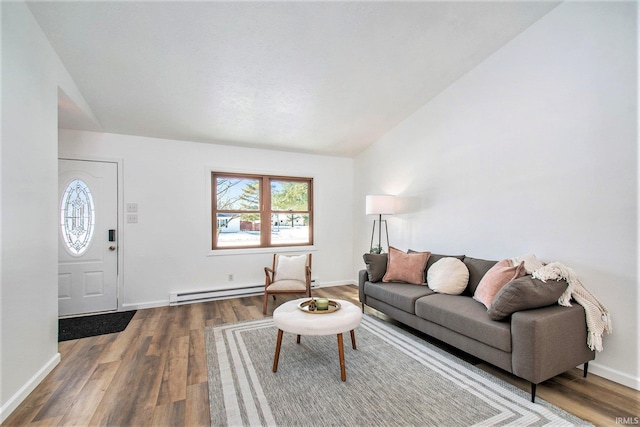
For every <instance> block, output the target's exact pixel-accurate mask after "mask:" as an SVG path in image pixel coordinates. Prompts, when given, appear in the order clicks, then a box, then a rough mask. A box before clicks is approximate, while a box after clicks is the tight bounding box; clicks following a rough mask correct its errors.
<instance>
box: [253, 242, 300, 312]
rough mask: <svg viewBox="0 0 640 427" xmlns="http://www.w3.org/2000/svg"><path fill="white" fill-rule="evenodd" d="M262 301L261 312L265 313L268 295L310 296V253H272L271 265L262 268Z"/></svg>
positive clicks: (274, 297)
mask: <svg viewBox="0 0 640 427" xmlns="http://www.w3.org/2000/svg"><path fill="white" fill-rule="evenodd" d="M264 274H265V282H264V301H263V304H262V314H267V302H268V296H269V295H272V296H273V299H274V300H275V299H276V296H275V294H305V295H306V296H307V297H309V298H311V254H303V255H280V254H273V266H272V267H271V268H269V267H265V268H264Z"/></svg>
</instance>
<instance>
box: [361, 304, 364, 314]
mask: <svg viewBox="0 0 640 427" xmlns="http://www.w3.org/2000/svg"><path fill="white" fill-rule="evenodd" d="M360 305H361V306H362V314H364V303H361V304H360Z"/></svg>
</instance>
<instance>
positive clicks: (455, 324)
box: [416, 294, 511, 352]
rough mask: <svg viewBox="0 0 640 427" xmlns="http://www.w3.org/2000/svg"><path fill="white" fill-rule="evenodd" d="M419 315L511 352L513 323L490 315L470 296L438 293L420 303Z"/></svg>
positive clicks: (420, 300)
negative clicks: (492, 318)
mask: <svg viewBox="0 0 640 427" xmlns="http://www.w3.org/2000/svg"><path fill="white" fill-rule="evenodd" d="M416 315H417V316H418V317H421V318H423V319H425V320H428V321H430V322H433V323H436V324H438V325H440V326H443V327H445V328H447V329H451V330H452V331H454V332H457V333H459V334H462V335H464V336H466V337H469V338H472V339H475V340H477V341H480V342H482V343H484V344H486V345H490V346H492V347H495V348H497V349H499V350H502V351H506V352H511V324H510V323H509V322H496V321H493V320H491V319H489V316H487V308H486V307H485V306H484V305H482V304H481V303H479V302H478V301H476V300H474V299H473V298H471V297H468V296H462V295H445V294H435V295H430V296H428V297H424V298H419V299H418V300H417V301H416Z"/></svg>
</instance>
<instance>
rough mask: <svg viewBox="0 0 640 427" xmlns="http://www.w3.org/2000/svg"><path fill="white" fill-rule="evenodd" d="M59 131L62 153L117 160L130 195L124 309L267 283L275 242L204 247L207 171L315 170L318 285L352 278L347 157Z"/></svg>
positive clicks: (123, 242)
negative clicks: (237, 248) (134, 213)
mask: <svg viewBox="0 0 640 427" xmlns="http://www.w3.org/2000/svg"><path fill="white" fill-rule="evenodd" d="M59 138H60V155H61V157H67V156H68V157H76V158H102V159H121V160H122V161H123V165H124V168H123V169H124V174H123V187H124V204H125V205H126V204H127V203H137V204H138V209H139V213H138V216H139V219H138V223H137V224H127V223H125V224H124V229H123V230H122V231H123V240H121V245H122V251H123V255H124V259H123V266H124V269H123V270H122V274H121V279H122V284H121V289H120V290H121V292H120V295H121V298H120V307H121V308H124V309H127V308H137V307H150V306H156V305H166V304H167V303H168V299H169V294H170V292H187V291H194V290H209V289H219V288H224V287H228V286H248V285H259V284H262V283H264V270H263V268H264V267H265V266H268V265H271V260H272V256H273V250H266V251H262V253H251V254H234V255H225V256H212V255H211V254H210V250H209V249H210V247H211V237H210V236H211V234H210V233H211V232H210V230H211V229H210V226H211V225H210V216H211V212H210V209H211V204H210V203H211V202H210V200H211V196H210V194H211V193H210V188H211V187H210V185H211V183H210V181H211V179H210V170H223V171H237V172H250V173H251V172H256V173H267V174H278V175H290V176H310V177H313V178H314V204H315V217H314V226H315V234H314V238H315V242H314V243H315V245H314V246H315V249H314V251H313V252H312V253H313V254H314V259H313V277H314V278H317V281H318V284H319V285H320V286H327V285H337V284H344V283H348V282H352V281H353V277H352V270H351V264H350V262H349V260H350V259H351V257H352V247H353V232H352V223H353V216H352V209H351V205H352V204H351V200H352V187H353V160H352V159H346V158H339V157H325V156H314V155H306V154H296V153H287V152H278V151H268V150H258V149H250V148H236V147H231V146H225V145H215V144H203V143H194V142H185V141H173V140H164V139H154V138H143V137H137V136H126V135H115V134H104V133H94V132H80V131H70V130H61V131H60V133H59ZM302 250H304V249H302ZM229 274H233V275H234V281H233V282H229V281H228V275H229Z"/></svg>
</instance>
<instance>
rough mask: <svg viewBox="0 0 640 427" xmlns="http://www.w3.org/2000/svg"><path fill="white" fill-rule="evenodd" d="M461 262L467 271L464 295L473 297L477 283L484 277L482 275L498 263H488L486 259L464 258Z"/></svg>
mask: <svg viewBox="0 0 640 427" xmlns="http://www.w3.org/2000/svg"><path fill="white" fill-rule="evenodd" d="M463 262H464V263H465V265H466V266H467V269H468V270H469V285H468V286H467V290H466V291H465V294H466V295H473V294H474V293H475V292H476V288H477V287H478V283H480V280H481V279H482V278H483V277H484V275H485V274H486V273H487V271H489V269H491V267H493V266H494V265H496V264H497V262H498V261H489V260H486V259H479V258H471V257H468V256H466V257H464V260H463Z"/></svg>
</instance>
